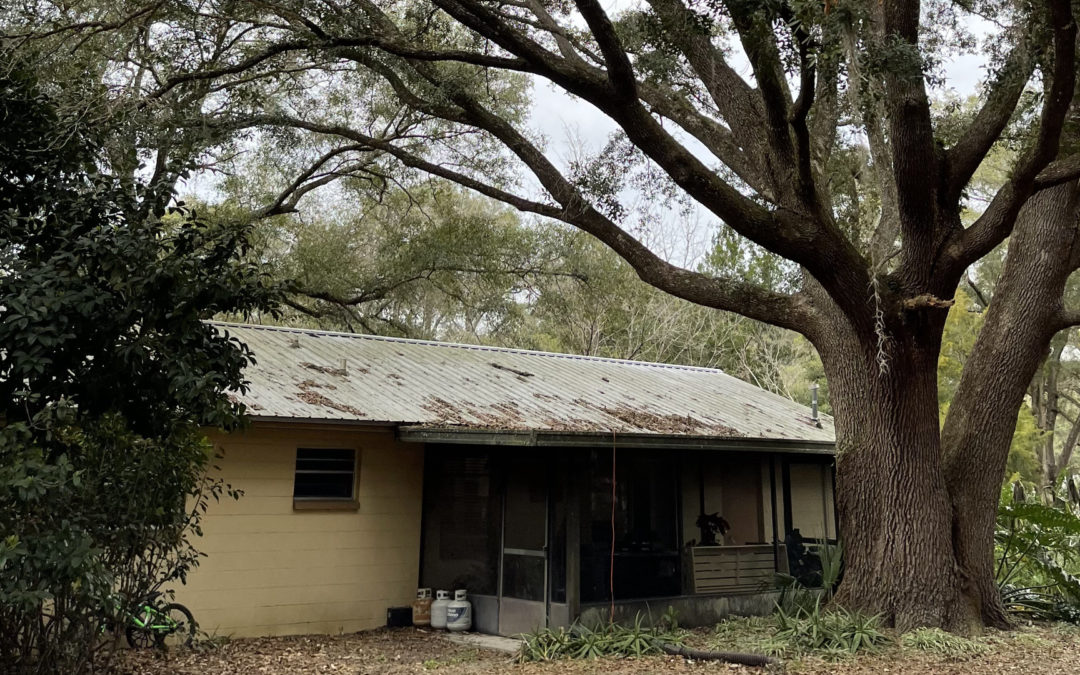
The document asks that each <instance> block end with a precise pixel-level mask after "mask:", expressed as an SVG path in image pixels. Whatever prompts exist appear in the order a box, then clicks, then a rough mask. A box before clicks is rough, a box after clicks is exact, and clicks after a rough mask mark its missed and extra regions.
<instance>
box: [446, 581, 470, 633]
mask: <svg viewBox="0 0 1080 675" xmlns="http://www.w3.org/2000/svg"><path fill="white" fill-rule="evenodd" d="M465 596H466V593H465V589H464V588H459V589H458V590H456V591H454V599H453V600H452V601H451V602H450V604H449V605H447V606H446V628H447V630H451V631H454V632H461V631H465V630H469V629H470V628H472V603H471V602H469V601H468V600H466V599H465Z"/></svg>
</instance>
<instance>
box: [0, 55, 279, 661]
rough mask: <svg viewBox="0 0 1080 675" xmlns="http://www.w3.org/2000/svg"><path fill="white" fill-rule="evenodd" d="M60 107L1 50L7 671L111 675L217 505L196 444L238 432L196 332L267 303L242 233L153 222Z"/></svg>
mask: <svg viewBox="0 0 1080 675" xmlns="http://www.w3.org/2000/svg"><path fill="white" fill-rule="evenodd" d="M57 110H58V108H57V106H56V105H55V104H54V102H53V101H52V100H51V99H49V98H48V97H47V96H45V95H44V94H42V93H41V92H40V91H39V90H38V89H37V88H36V87H35V85H34V83H33V81H32V78H30V77H29V76H27V75H26V73H25V71H24V70H22V69H20V67H19V64H17V63H12V62H11V61H10V59H8V58H7V55H6V54H5V53H4V52H3V51H2V49H0V123H2V124H3V127H4V129H5V133H3V134H0V345H3V349H0V664H2V669H3V670H4V672H5V673H65V674H69V673H70V674H78V673H82V672H85V671H87V670H90V669H92V668H97V667H105V666H107V665H108V664H107V662H108V659H109V657H110V655H111V653H112V649H111V648H112V647H114V646H115V642H116V641H115V640H108V639H106V638H107V637H109V636H106V635H105V634H104V633H103V631H102V626H103V625H110V624H111V625H122V617H123V616H124V614H125V612H126V611H127V608H129V607H132V606H133V605H134V604H135V603H137V602H139V601H140V600H141V599H142V598H143V597H144V596H145V595H146V593H147V592H148V591H150V590H151V589H156V588H157V587H159V586H161V585H162V584H165V583H171V582H182V581H183V580H184V579H185V576H186V574H187V572H188V570H190V569H191V567H193V566H194V565H195V564H197V562H198V557H199V554H198V552H197V551H196V549H195V548H194V546H193V537H194V536H197V535H198V534H200V530H199V519H200V517H201V514H202V513H203V511H204V510H205V508H206V505H207V501H208V500H212V499H215V498H217V497H219V496H220V495H222V494H223V493H224V492H226V491H228V488H227V486H225V485H223V484H222V483H220V482H219V481H212V480H208V479H206V478H205V473H206V469H207V468H208V466H209V465H210V462H211V461H212V453H211V449H210V448H209V447H208V446H207V445H206V443H205V441H204V440H203V438H202V436H201V434H200V433H199V429H200V428H201V427H202V426H223V427H230V426H233V425H236V424H237V423H238V422H239V421H240V415H241V414H242V409H241V408H240V407H239V405H237V404H236V403H234V402H232V401H231V400H230V399H229V397H228V395H227V392H228V391H229V390H235V389H240V388H242V387H243V385H244V381H243V378H242V370H243V368H244V366H245V365H247V364H248V363H249V362H250V361H251V354H250V353H249V352H248V351H247V350H246V348H244V347H243V345H241V344H239V343H238V342H236V341H235V340H231V339H229V337H228V336H227V335H220V334H218V332H217V331H216V330H215V329H214V328H213V327H211V326H208V325H206V324H205V323H204V322H203V320H204V319H207V318H210V317H211V316H213V315H214V314H215V313H217V312H235V313H239V314H244V313H247V312H250V311H252V310H268V309H271V308H272V307H273V306H274V305H275V302H276V297H277V293H276V290H275V289H274V288H272V287H271V285H270V284H269V283H267V281H266V279H267V277H266V275H265V274H263V272H262V270H261V268H260V267H259V266H258V265H256V264H253V263H250V262H246V261H245V256H246V246H247V244H246V241H247V236H248V231H247V230H246V229H244V228H234V227H229V226H217V225H211V224H208V223H205V222H202V221H200V220H198V219H197V218H196V217H195V215H194V214H193V213H190V212H187V211H185V210H183V209H173V210H172V213H171V215H170V214H165V213H154V212H151V211H152V209H151V210H149V211H148V210H147V208H146V207H145V204H143V203H142V202H140V199H139V194H140V190H139V189H138V188H127V187H124V181H121V180H119V179H118V178H115V177H110V176H108V175H107V174H106V173H105V171H104V167H106V166H107V161H106V158H105V157H104V154H103V153H102V152H101V150H100V148H99V147H98V146H97V145H95V139H94V136H93V134H94V130H93V129H91V128H88V127H86V126H85V124H86V122H85V121H84V117H83V116H82V115H79V114H75V115H74V117H73V118H65V117H63V116H61V115H60V114H59V113H58V112H57ZM86 118H89V119H93V116H92V115H87V116H86ZM234 496H235V493H234Z"/></svg>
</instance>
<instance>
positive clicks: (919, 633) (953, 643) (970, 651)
mask: <svg viewBox="0 0 1080 675" xmlns="http://www.w3.org/2000/svg"><path fill="white" fill-rule="evenodd" d="M900 645H901V646H902V647H906V648H908V649H917V650H919V651H922V652H933V653H935V654H940V655H942V656H945V657H947V658H950V659H953V660H957V661H963V660H966V659H970V658H974V657H976V656H981V655H983V654H985V653H986V652H988V651H989V650H990V648H989V647H988V646H987V645H985V644H983V643H981V642H976V641H975V640H969V639H967V638H965V637H961V636H959V635H953V634H952V633H949V632H947V631H943V630H941V629H940V628H918V629H916V630H913V631H911V632H910V633H904V634H903V635H901V636H900Z"/></svg>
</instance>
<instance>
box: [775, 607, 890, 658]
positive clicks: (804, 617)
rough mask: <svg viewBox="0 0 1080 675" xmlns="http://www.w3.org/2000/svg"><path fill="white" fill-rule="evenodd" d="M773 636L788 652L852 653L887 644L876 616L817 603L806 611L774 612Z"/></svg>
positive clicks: (879, 619) (885, 636) (887, 638)
mask: <svg viewBox="0 0 1080 675" xmlns="http://www.w3.org/2000/svg"><path fill="white" fill-rule="evenodd" d="M775 616H776V625H777V631H776V637H777V638H778V639H779V640H781V641H783V642H786V643H787V644H788V645H789V647H790V649H791V650H792V651H797V652H823V653H825V654H841V653H842V654H855V653H856V652H860V651H866V650H872V649H874V648H876V647H879V646H881V645H883V644H886V643H887V642H889V637H888V636H887V635H885V633H883V632H882V630H881V618H880V617H879V616H864V615H862V614H858V613H856V612H850V611H848V610H846V609H830V610H824V609H822V607H821V603H820V601H818V602H817V603H815V605H814V607H813V608H812V609H811V610H809V611H803V610H800V611H798V612H796V613H795V614H788V613H787V612H785V611H784V610H783V609H779V608H778V609H777V611H776V615H775Z"/></svg>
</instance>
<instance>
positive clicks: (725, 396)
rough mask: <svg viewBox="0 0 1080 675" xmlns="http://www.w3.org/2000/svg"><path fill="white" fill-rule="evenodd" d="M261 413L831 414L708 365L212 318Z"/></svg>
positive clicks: (506, 418)
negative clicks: (244, 357)
mask: <svg viewBox="0 0 1080 675" xmlns="http://www.w3.org/2000/svg"><path fill="white" fill-rule="evenodd" d="M213 325H214V326H216V327H217V328H218V330H220V331H222V332H225V333H228V334H229V335H232V336H234V337H236V338H238V339H239V340H240V341H242V342H244V343H245V344H247V345H248V346H249V347H250V348H251V350H252V351H253V352H254V354H255V358H256V364H255V365H253V366H251V367H249V368H248V369H247V370H246V371H245V375H246V376H247V378H248V379H249V380H250V382H251V385H250V389H249V391H248V392H247V393H246V394H243V395H239V396H238V398H239V399H240V400H242V401H243V402H244V403H245V404H246V405H247V406H248V409H249V413H250V414H252V415H255V416H258V417H271V418H300V419H307V420H327V421H332V420H341V421H362V422H379V423H394V424H418V425H428V426H440V427H462V428H475V429H505V430H514V431H533V430H535V431H569V432H573V431H593V432H599V431H608V432H610V431H614V432H624V433H655V434H665V435H688V436H711V437H717V436H722V437H733V438H734V437H739V438H758V439H789V440H800V441H816V442H832V441H833V424H832V418H830V417H828V416H826V415H822V416H821V424H822V427H821V428H818V427H817V426H816V425H815V424H814V421H813V420H812V419H811V418H810V410H809V409H808V408H806V407H805V406H802V405H800V404H798V403H795V402H793V401H790V400H788V399H786V398H784V397H782V396H778V395H776V394H773V393H771V392H768V391H765V390H764V389H761V388H759V387H756V386H754V385H752V384H749V383H747V382H743V381H742V380H739V379H737V378H735V377H732V376H730V375H727V374H726V373H724V372H722V371H719V370H714V369H710V368H697V367H691V366H677V365H668V364H660V363H642V362H638V361H621V360H617V359H604V358H598V357H592V356H575V355H570V354H553V353H547V352H533V351H525V350H518V349H504V348H499V347H486V346H479V345H464V344H451V343H446V342H430V341H424V340H407V339H401V338H387V337H375V336H369V335H354V334H351V333H333V332H326V331H313V330H302V329H295V328H282V327H276V326H252V325H242V324H228V323H214V324H213Z"/></svg>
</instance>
